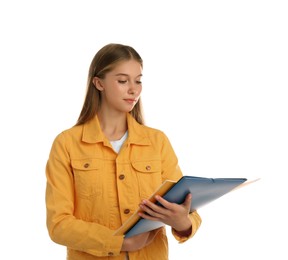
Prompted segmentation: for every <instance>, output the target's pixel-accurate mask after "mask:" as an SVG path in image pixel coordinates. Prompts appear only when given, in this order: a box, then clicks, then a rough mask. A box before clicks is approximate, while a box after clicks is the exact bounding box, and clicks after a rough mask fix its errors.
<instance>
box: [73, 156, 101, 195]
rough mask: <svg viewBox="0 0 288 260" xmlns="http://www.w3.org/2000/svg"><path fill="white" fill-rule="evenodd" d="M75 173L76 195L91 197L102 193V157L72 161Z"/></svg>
mask: <svg viewBox="0 0 288 260" xmlns="http://www.w3.org/2000/svg"><path fill="white" fill-rule="evenodd" d="M71 164H72V168H73V173H74V186H75V193H76V197H78V196H79V197H81V198H84V199H85V198H86V199H89V198H90V197H93V196H100V195H101V194H102V174H101V173H102V169H103V161H102V160H100V159H79V160H75V159H74V160H72V162H71Z"/></svg>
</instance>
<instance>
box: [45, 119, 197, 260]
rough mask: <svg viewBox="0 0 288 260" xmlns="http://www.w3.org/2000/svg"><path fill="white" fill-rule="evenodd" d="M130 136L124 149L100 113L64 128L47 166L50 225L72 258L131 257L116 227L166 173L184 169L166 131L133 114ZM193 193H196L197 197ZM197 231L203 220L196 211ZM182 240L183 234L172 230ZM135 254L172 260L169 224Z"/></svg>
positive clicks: (134, 258) (145, 259)
mask: <svg viewBox="0 0 288 260" xmlns="http://www.w3.org/2000/svg"><path fill="white" fill-rule="evenodd" d="M127 122H128V138H127V140H126V141H125V143H124V144H123V146H122V148H121V150H120V152H119V154H117V153H116V152H114V150H113V149H112V146H111V144H110V142H109V141H108V140H107V138H106V137H105V136H104V134H103V133H102V131H101V128H100V125H99V121H98V118H97V117H95V118H94V119H93V120H90V121H89V122H87V123H86V124H83V125H80V126H74V127H72V128H70V129H68V130H65V131H63V132H62V133H60V134H59V135H58V136H57V137H56V138H55V140H54V142H53V145H52V148H51V151H50V155H49V159H48V161H47V166H46V177H47V187H46V208H47V228H48V231H49V235H50V237H51V239H52V240H53V241H54V242H55V243H58V244H61V245H64V246H66V247H67V259H69V260H82V259H85V260H90V259H91V260H93V259H94V260H96V259H102V260H104V259H113V260H118V259H119V260H120V259H125V252H120V250H121V246H122V243H123V239H124V237H123V236H114V235H113V233H114V232H115V230H116V229H118V228H119V227H120V226H121V224H122V223H124V221H125V220H127V219H128V218H129V217H130V216H131V215H132V214H133V213H134V212H135V211H136V210H137V209H138V207H139V202H140V201H141V200H142V199H144V198H148V197H150V196H151V194H152V193H153V192H154V191H155V190H156V188H157V187H158V186H159V185H160V184H161V183H162V182H163V181H164V180H166V179H170V180H178V179H179V178H180V177H181V176H182V172H181V170H180V168H179V166H178V161H177V157H176V155H175V153H174V151H173V148H172V146H171V144H170V142H169V140H168V138H167V137H166V135H165V134H164V133H163V132H161V131H159V130H157V129H153V128H149V127H147V126H144V125H140V124H138V123H137V122H136V120H135V119H134V118H133V117H132V116H131V115H130V114H127ZM192 199H193V198H192ZM190 219H191V222H192V228H193V232H192V234H191V236H190V237H192V236H193V235H194V234H195V232H196V231H197V229H198V228H199V226H200V224H201V218H200V216H199V215H198V213H197V212H196V211H195V212H193V213H191V214H190ZM172 232H173V235H174V237H175V238H176V239H177V240H178V241H179V242H184V241H186V240H187V239H189V238H190V237H185V238H180V237H178V236H177V235H176V234H175V232H174V231H173V230H172ZM129 259H130V260H139V259H141V260H153V259H157V260H162V259H163V260H167V259H168V243H167V237H166V234H165V227H164V228H162V229H161V231H160V232H158V234H157V236H156V237H155V239H154V241H153V242H152V243H151V244H150V245H148V246H147V247H145V248H143V249H141V250H139V251H135V252H129Z"/></svg>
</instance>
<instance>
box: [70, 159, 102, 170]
mask: <svg viewBox="0 0 288 260" xmlns="http://www.w3.org/2000/svg"><path fill="white" fill-rule="evenodd" d="M102 164H103V160H102V159H91V158H89V159H73V160H71V165H72V167H73V168H74V169H77V170H82V171H90V170H97V169H100V168H101V166H102Z"/></svg>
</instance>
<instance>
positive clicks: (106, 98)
mask: <svg viewBox="0 0 288 260" xmlns="http://www.w3.org/2000/svg"><path fill="white" fill-rule="evenodd" d="M141 77H142V67H141V64H140V63H139V62H137V61H135V60H129V61H123V62H120V63H119V64H117V65H116V67H115V68H114V69H113V70H111V71H110V72H108V73H106V75H105V78H104V79H100V78H97V77H95V78H94V80H93V82H94V84H95V86H96V88H97V89H98V90H99V91H101V97H102V103H101V109H106V110H110V111H111V112H113V111H115V112H130V111H131V110H132V109H133V107H134V106H135V104H136V103H137V101H138V99H139V97H140V94H141V92H142V82H141Z"/></svg>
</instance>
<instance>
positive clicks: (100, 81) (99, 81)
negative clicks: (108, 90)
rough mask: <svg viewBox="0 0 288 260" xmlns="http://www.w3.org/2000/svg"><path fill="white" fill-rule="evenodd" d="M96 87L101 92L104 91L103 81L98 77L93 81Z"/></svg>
mask: <svg viewBox="0 0 288 260" xmlns="http://www.w3.org/2000/svg"><path fill="white" fill-rule="evenodd" d="M92 82H93V84H94V86H95V87H96V88H97V89H98V90H99V91H103V90H104V87H103V85H102V80H101V79H100V78H98V77H94V78H93V80H92Z"/></svg>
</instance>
